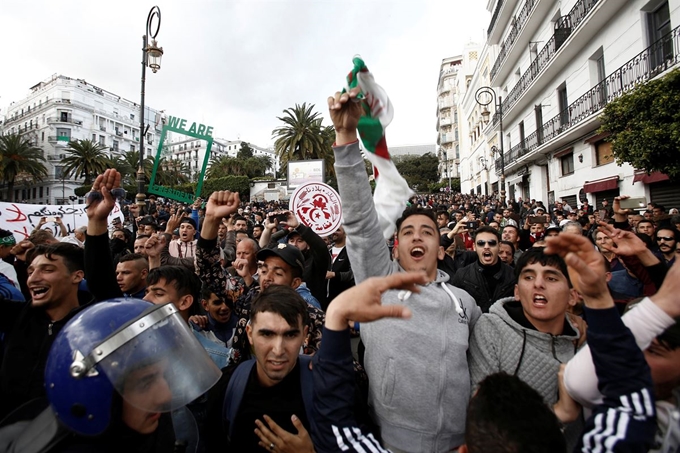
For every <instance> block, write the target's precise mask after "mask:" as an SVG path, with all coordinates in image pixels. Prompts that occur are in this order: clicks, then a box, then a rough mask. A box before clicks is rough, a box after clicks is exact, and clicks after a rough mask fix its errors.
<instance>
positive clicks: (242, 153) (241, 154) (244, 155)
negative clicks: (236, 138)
mask: <svg viewBox="0 0 680 453" xmlns="http://www.w3.org/2000/svg"><path fill="white" fill-rule="evenodd" d="M254 155H255V154H254V151H253V148H251V147H250V145H249V144H248V143H246V142H241V147H240V148H239V150H238V154H236V157H237V158H239V159H249V158H251V157H253V156H254Z"/></svg>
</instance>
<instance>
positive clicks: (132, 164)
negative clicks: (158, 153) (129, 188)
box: [115, 151, 153, 185]
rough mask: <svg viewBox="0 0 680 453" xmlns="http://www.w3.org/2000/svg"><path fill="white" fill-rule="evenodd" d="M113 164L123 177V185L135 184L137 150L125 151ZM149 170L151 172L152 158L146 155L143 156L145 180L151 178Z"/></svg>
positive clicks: (137, 160) (137, 164)
mask: <svg viewBox="0 0 680 453" xmlns="http://www.w3.org/2000/svg"><path fill="white" fill-rule="evenodd" d="M115 166H116V170H118V171H119V172H120V174H121V176H122V178H123V184H124V185H134V184H136V181H137V170H138V169H139V151H125V153H124V154H123V156H122V157H119V158H118V159H116V162H115ZM151 172H153V159H152V158H151V157H149V156H147V157H145V158H144V178H145V179H146V181H147V182H149V181H150V180H151Z"/></svg>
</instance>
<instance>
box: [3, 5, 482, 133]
mask: <svg viewBox="0 0 680 453" xmlns="http://www.w3.org/2000/svg"><path fill="white" fill-rule="evenodd" d="M157 4H158V6H159V7H160V8H161V13H162V23H161V29H160V33H159V34H158V42H159V45H160V46H162V47H163V49H164V51H165V54H164V56H163V60H162V66H161V70H160V71H159V72H158V73H156V74H152V73H151V72H150V71H147V82H146V103H147V105H149V106H151V107H153V108H155V109H158V110H161V109H163V110H165V111H166V113H167V114H169V115H174V116H179V117H181V118H185V119H187V120H188V121H189V122H193V121H198V122H202V123H204V124H207V125H210V126H213V127H214V129H215V132H214V134H213V136H215V137H220V138H225V139H229V140H235V139H241V140H247V141H250V142H252V143H254V144H256V145H259V146H272V145H273V140H272V138H271V131H272V129H274V128H275V127H277V126H278V125H279V124H280V121H279V120H277V118H276V117H277V116H281V115H282V112H283V110H284V109H286V108H288V107H292V106H294V105H295V104H296V103H298V104H301V103H303V102H307V103H313V104H316V110H317V111H319V112H320V113H321V114H322V115H323V116H324V118H326V120H325V123H326V124H330V119H328V115H327V107H326V99H327V97H328V96H329V95H330V94H332V93H334V92H335V91H337V90H338V89H339V88H341V87H342V86H343V83H344V78H345V76H346V74H347V73H348V72H349V70H350V69H351V67H352V61H351V60H352V57H353V56H354V55H356V54H359V55H361V56H362V57H363V58H364V61H365V62H366V64H367V66H368V68H369V69H370V70H371V71H372V72H373V73H374V76H375V78H376V81H377V82H378V83H379V84H380V85H382V86H383V87H384V88H385V89H386V91H387V93H388V95H389V96H390V98H391V100H392V102H393V104H394V106H395V119H394V121H393V122H392V124H391V125H390V127H389V128H388V129H387V143H388V145H392V146H401V145H409V144H423V143H435V141H436V130H435V124H436V117H435V112H436V85H437V78H438V74H439V65H440V63H441V60H442V59H443V58H446V57H449V56H453V55H458V54H460V53H462V50H463V46H464V45H465V44H466V43H467V42H470V41H473V42H482V41H483V39H484V35H485V30H486V27H487V26H488V23H489V17H490V15H489V13H488V12H487V11H486V10H485V6H486V0H441V1H421V0H408V1H405V0H404V1H400V0H383V1H374V0H373V1H372V0H362V1H348V0H270V1H263V0H247V1H229V0H215V1H197V0H194V1H161V0H159V1H158V3H157ZM153 5H154V3H152V2H147V1H139V0H137V1H128V0H119V1H115V2H112V1H108V2H101V1H92V0H88V1H69V0H62V1H58V2H54V1H45V0H31V1H24V0H21V1H19V0H3V1H2V13H1V14H0V37H2V40H3V42H4V43H5V46H4V47H3V65H2V66H3V68H2V70H0V108H1V109H2V110H1V111H0V112H2V113H4V112H5V109H6V107H7V106H8V105H9V103H10V102H12V101H17V100H20V99H22V98H24V97H25V96H26V95H27V94H28V89H29V87H31V86H33V85H35V84H36V83H38V82H39V81H41V80H43V79H46V78H48V77H49V76H51V75H52V74H55V73H57V74H63V75H66V76H69V77H72V78H80V79H85V80H86V81H88V82H89V83H92V84H93V85H96V86H99V87H101V88H103V89H105V90H108V91H111V92H113V93H115V94H117V95H120V96H122V97H124V98H127V99H129V100H131V101H134V102H139V93H140V76H141V64H140V63H141V46H142V35H143V34H144V32H145V26H146V17H147V14H148V12H149V9H150V8H151V7H152V6H153Z"/></svg>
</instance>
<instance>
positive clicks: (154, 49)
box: [136, 6, 163, 209]
mask: <svg viewBox="0 0 680 453" xmlns="http://www.w3.org/2000/svg"><path fill="white" fill-rule="evenodd" d="M154 18H155V19H157V22H156V24H155V30H153V29H152V28H153V25H154V24H153V22H154ZM160 29H161V10H160V8H159V7H158V6H154V7H153V8H151V11H149V16H148V17H147V19H146V34H145V35H144V36H143V37H142V42H143V45H142V99H141V102H140V112H139V168H138V169H137V196H136V198H137V204H138V205H139V207H140V208H142V209H144V208H145V207H146V201H145V199H146V195H145V194H144V137H146V132H147V130H148V127H146V128H145V124H144V85H145V83H146V67H147V66H148V67H149V68H151V70H152V71H153V72H154V73H155V72H157V71H158V70H159V69H160V68H161V58H162V57H163V48H162V47H158V43H156V36H158V31H159V30H160ZM149 37H150V38H151V44H149Z"/></svg>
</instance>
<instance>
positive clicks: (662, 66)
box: [496, 27, 680, 174]
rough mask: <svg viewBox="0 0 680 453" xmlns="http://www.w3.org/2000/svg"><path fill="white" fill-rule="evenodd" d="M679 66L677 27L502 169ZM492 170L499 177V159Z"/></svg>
mask: <svg viewBox="0 0 680 453" xmlns="http://www.w3.org/2000/svg"><path fill="white" fill-rule="evenodd" d="M679 63H680V27H676V28H674V29H673V30H672V31H671V32H670V33H668V34H667V35H666V36H664V37H662V38H661V39H659V40H658V41H656V42H654V43H653V44H652V45H651V46H649V47H648V48H646V49H645V50H643V51H642V52H640V53H639V54H638V55H636V56H635V57H633V58H632V59H631V60H629V61H628V62H627V63H626V64H624V65H623V66H621V67H620V68H619V69H617V70H616V71H614V72H613V73H611V74H610V75H609V76H608V77H606V78H605V79H604V80H603V81H602V82H600V83H598V84H597V85H595V86H594V87H592V88H591V89H590V90H588V91H587V92H586V93H585V94H584V95H582V96H581V97H579V98H578V99H577V100H576V101H574V102H573V103H571V104H570V105H569V107H567V108H566V109H565V110H563V111H562V112H560V113H558V114H557V115H556V116H554V117H553V118H552V119H550V120H549V121H548V122H546V123H544V124H543V125H542V126H541V127H540V128H539V129H537V130H536V131H535V132H534V133H532V134H531V135H528V136H527V137H526V138H525V140H524V142H522V143H520V144H518V145H515V146H514V147H512V148H511V149H510V150H509V151H506V152H505V154H504V156H505V167H506V169H508V168H510V167H512V166H513V164H515V163H517V161H518V160H519V159H521V158H522V157H523V156H525V155H527V154H530V153H532V152H533V151H534V150H536V149H538V148H539V147H541V146H543V145H545V144H547V143H549V142H551V141H553V140H555V139H556V138H558V137H560V136H561V135H562V134H564V133H566V132H567V131H570V130H573V129H574V128H575V127H576V126H579V125H581V124H583V123H585V122H586V120H589V119H591V118H593V116H594V115H595V114H597V113H598V112H599V111H600V110H602V109H603V108H604V107H605V106H606V105H607V104H608V103H610V102H611V101H613V100H614V99H616V98H618V97H619V96H621V95H623V94H625V93H627V92H628V91H631V90H633V89H634V88H635V87H637V86H638V85H640V84H642V83H645V82H647V81H649V80H651V79H653V78H654V77H656V76H658V75H659V74H662V73H663V72H665V71H666V70H668V69H670V68H672V67H674V66H676V65H678V64H679ZM496 168H497V170H496V173H498V174H500V159H497V160H496Z"/></svg>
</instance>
